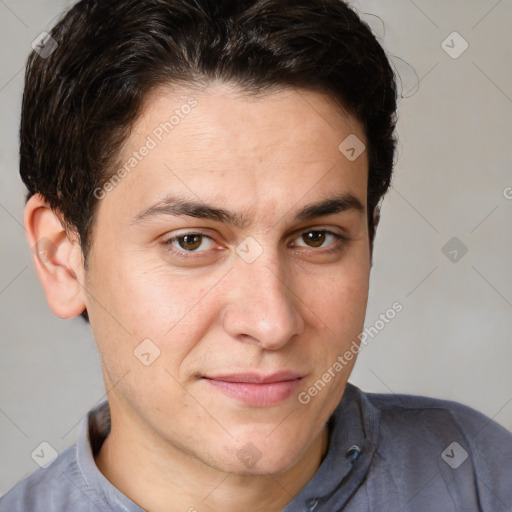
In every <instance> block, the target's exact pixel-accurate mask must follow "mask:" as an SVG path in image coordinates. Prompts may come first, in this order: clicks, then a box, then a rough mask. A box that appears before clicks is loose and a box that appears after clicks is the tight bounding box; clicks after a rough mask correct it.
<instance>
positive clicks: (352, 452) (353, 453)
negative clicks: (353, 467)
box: [345, 444, 361, 464]
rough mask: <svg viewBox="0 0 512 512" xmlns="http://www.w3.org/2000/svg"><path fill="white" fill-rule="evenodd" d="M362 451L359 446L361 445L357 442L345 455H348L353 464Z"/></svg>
mask: <svg viewBox="0 0 512 512" xmlns="http://www.w3.org/2000/svg"><path fill="white" fill-rule="evenodd" d="M360 453H361V448H359V446H357V445H356V444H355V445H353V446H351V447H350V448H349V449H348V450H347V453H346V454H345V457H347V459H348V460H349V461H350V463H351V464H354V463H355V462H356V461H357V459H358V458H359V455H360Z"/></svg>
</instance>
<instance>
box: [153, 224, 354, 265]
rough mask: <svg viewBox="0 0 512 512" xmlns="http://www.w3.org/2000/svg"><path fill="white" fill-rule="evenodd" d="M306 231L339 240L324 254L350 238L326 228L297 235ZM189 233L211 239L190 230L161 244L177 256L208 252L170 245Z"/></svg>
mask: <svg viewBox="0 0 512 512" xmlns="http://www.w3.org/2000/svg"><path fill="white" fill-rule="evenodd" d="M306 233H325V234H326V235H331V236H333V237H334V238H335V239H336V240H337V241H339V242H341V243H334V244H332V245H334V247H333V248H331V249H327V250H325V251H323V253H324V254H331V253H334V252H338V251H341V249H343V248H344V245H345V244H346V243H347V242H349V241H350V238H347V237H345V236H343V235H340V234H339V233H335V232H334V231H330V230H328V229H308V230H307V231H303V232H302V233H300V234H299V237H300V236H302V235H305V234H306ZM189 235H197V236H201V237H203V238H207V239H209V240H213V238H212V237H211V236H208V235H207V234H206V233H201V232H197V231H190V232H188V233H182V234H180V235H176V236H173V237H171V238H168V239H167V240H164V242H163V245H164V246H166V249H167V250H168V251H169V252H171V253H172V254H174V255H176V256H178V257H181V258H195V257H197V256H190V255H191V254H194V253H197V254H201V253H204V252H208V251H197V250H194V251H187V250H185V249H183V250H176V249H175V248H174V247H173V246H172V243H173V242H175V241H176V240H179V239H180V238H183V237H185V236H189ZM300 247H302V248H305V247H303V246H300ZM310 249H313V250H315V249H317V248H315V247H310ZM320 251H321V248H318V252H320Z"/></svg>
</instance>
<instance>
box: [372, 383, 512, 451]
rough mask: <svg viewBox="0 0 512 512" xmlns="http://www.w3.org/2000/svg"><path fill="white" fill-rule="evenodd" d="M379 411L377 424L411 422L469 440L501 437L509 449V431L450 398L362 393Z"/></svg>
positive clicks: (403, 424)
mask: <svg viewBox="0 0 512 512" xmlns="http://www.w3.org/2000/svg"><path fill="white" fill-rule="evenodd" d="M365 397H366V399H367V400H368V401H369V403H371V404H372V405H373V407H375V408H377V409H378V410H379V411H380V415H381V426H382V427H384V428H386V427H391V428H393V427H398V426H402V427H403V426H407V425H413V426H414V427H418V426H424V427H429V428H434V429H435V431H436V432H437V431H438V430H439V429H443V428H446V429H448V430H449V431H450V432H451V433H454V432H459V433H460V434H462V435H464V436H465V437H467V438H468V440H472V441H473V442H475V443H477V444H479V443H486V442H488V441H492V440H493V439H501V440H503V441H504V442H505V444H509V445H510V447H511V448H512V433H511V432H509V431H508V430H507V429H505V428H504V427H502V426H501V425H499V424H498V423H496V422H495V421H494V420H493V419H491V418H489V417H488V416H486V415H484V414H482V413H481V412H479V411H477V410H475V409H473V408H471V407H469V406H467V405H464V404H462V403H459V402H455V401H452V400H444V399H440V398H431V397H426V396H419V395H406V394H378V393H365Z"/></svg>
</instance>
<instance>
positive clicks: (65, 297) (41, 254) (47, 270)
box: [23, 194, 85, 318]
mask: <svg viewBox="0 0 512 512" xmlns="http://www.w3.org/2000/svg"><path fill="white" fill-rule="evenodd" d="M23 223H24V225H25V231H26V234H27V240H28V243H29V245H30V247H31V248H32V258H33V260H34V266H35V269H36V272H37V274H38V276H39V279H40V281H41V284H42V285H43V288H44V291H45V293H46V298H47V300H48V305H49V306H50V309H51V310H52V311H53V313H54V314H55V315H57V316H58V317H60V318H73V317H75V316H78V315H80V314H81V313H82V311H83V310H84V309H85V301H84V297H85V291H84V288H83V282H84V281H83V279H84V275H85V271H84V267H83V257H82V250H81V247H80V244H79V243H78V239H77V237H76V235H75V234H73V233H68V232H67V231H66V230H65V228H64V227H63V225H62V223H61V221H60V219H59V217H58V216H57V214H56V213H55V212H54V211H53V210H52V209H51V208H50V206H49V205H48V203H47V202H46V201H45V200H44V199H43V197H42V196H41V195H40V194H35V195H33V196H32V197H31V198H30V199H29V200H28V201H27V204H26V206H25V213H24V216H23Z"/></svg>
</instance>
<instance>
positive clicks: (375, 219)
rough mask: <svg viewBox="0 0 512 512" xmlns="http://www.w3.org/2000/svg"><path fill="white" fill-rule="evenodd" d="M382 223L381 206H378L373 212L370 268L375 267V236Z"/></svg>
mask: <svg viewBox="0 0 512 512" xmlns="http://www.w3.org/2000/svg"><path fill="white" fill-rule="evenodd" d="M379 221H380V206H379V205H377V206H376V207H375V208H374V210H373V235H372V238H371V240H370V267H372V266H373V242H374V240H375V234H376V232H377V226H378V225H379Z"/></svg>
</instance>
